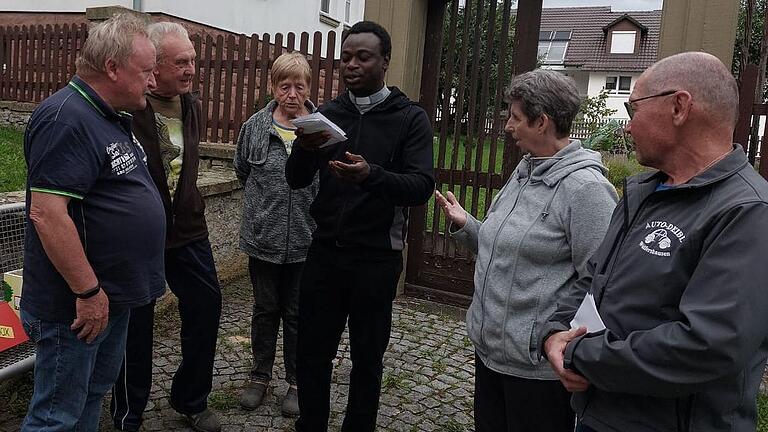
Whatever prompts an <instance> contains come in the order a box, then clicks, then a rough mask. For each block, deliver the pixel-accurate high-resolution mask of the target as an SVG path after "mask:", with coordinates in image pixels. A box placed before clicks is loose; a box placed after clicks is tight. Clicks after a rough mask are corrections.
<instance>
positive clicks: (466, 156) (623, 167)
mask: <svg viewBox="0 0 768 432" xmlns="http://www.w3.org/2000/svg"><path fill="white" fill-rule="evenodd" d="M458 141H459V142H458V143H456V140H454V138H453V136H452V135H448V137H447V140H446V146H445V156H444V159H443V163H438V162H439V152H440V143H439V135H436V136H435V139H434V141H433V149H432V151H433V153H434V155H433V157H434V166H435V168H446V169H450V168H451V167H452V166H453V167H455V168H456V169H457V170H462V169H463V168H464V167H465V161H466V166H467V167H468V168H469V169H471V168H472V167H474V166H475V165H476V162H477V156H478V151H480V146H478V145H477V142H478V141H477V139H476V138H475V139H474V140H473V143H474V145H473V146H471V147H470V148H469V151H467V148H466V138H465V137H464V136H461V137H459V140H458ZM483 144H484V145H483V146H482V154H481V155H480V160H481V162H480V172H488V167H489V166H490V154H491V153H492V151H491V150H492V149H491V146H492V140H491V139H489V138H486V139H485V140H484V141H483ZM495 153H496V157H495V160H494V169H493V171H492V172H493V173H498V174H501V172H502V168H501V166H502V161H503V153H504V140H503V139H498V140H496V149H495ZM453 159H455V165H453ZM603 164H604V165H605V166H606V167H607V168H608V175H607V177H608V180H609V181H610V182H611V183H612V184H613V185H614V187H615V188H616V190H617V191H618V192H619V194H621V193H622V190H621V188H622V181H623V180H624V178H625V177H628V176H631V175H634V174H637V173H639V172H642V171H645V170H647V168H645V167H643V166H641V165H640V164H639V163H637V161H636V160H635V158H634V157H631V156H630V157H627V156H625V155H609V156H603ZM447 191H448V186H447V185H441V187H440V192H441V193H443V195H445V192H447ZM451 191H452V192H453V194H454V195H456V197H457V198H458V200H459V203H460V204H461V206H462V207H464V208H465V209H467V210H469V211H470V213H472V214H473V215H474V216H475V217H476V218H477V219H479V220H482V219H483V218H484V217H485V206H486V201H487V199H488V197H487V195H488V191H487V189H485V188H483V187H480V188H479V189H478V191H477V196H475V195H474V187H472V186H467V187H465V188H464V190H463V191H462V189H461V187H459V186H454V187H453V188H452V189H451ZM496 192H498V191H496V190H493V191H492V194H494V195H495V193H496ZM475 202H476V206H477V211H472V205H473V203H475ZM435 217H438V218H439V219H438V230H439V231H440V232H443V231H444V230H445V226H446V224H445V217H444V215H443V214H442V212H440V211H438V212H437V214H435V199H434V197H432V198H431V199H430V200H429V202H428V203H427V219H426V227H427V230H428V231H431V230H432V226H433V221H434V220H435ZM766 432H768V431H766Z"/></svg>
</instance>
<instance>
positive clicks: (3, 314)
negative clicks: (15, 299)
mask: <svg viewBox="0 0 768 432" xmlns="http://www.w3.org/2000/svg"><path fill="white" fill-rule="evenodd" d="M27 340H29V337H27V334H26V333H25V332H24V328H23V327H22V326H21V321H19V317H17V316H16V313H15V312H14V311H13V309H12V308H11V305H9V304H8V303H6V302H0V352H2V351H5V350H7V349H8V348H11V347H15V346H16V345H18V344H20V343H24V342H26V341H27Z"/></svg>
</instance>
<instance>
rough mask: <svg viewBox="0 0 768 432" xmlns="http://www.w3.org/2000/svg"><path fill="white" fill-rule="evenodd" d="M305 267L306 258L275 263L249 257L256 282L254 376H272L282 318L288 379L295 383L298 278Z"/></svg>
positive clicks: (252, 334) (249, 264)
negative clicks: (304, 260) (301, 260)
mask: <svg viewBox="0 0 768 432" xmlns="http://www.w3.org/2000/svg"><path fill="white" fill-rule="evenodd" d="M303 267H304V263H303V262H298V263H290V264H273V263H269V262H266V261H261V260H258V259H256V258H250V259H249V260H248V272H249V273H250V276H251V284H252V285H253V317H252V318H251V349H252V350H253V368H252V369H251V379H254V380H257V381H264V382H269V380H271V379H272V366H273V365H274V364H275V349H276V347H277V332H278V329H279V328H280V320H281V319H282V321H283V362H284V363H285V380H286V381H287V382H288V383H289V384H296V335H297V333H298V327H299V280H300V278H301V271H302V268H303Z"/></svg>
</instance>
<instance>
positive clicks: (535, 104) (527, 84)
mask: <svg viewBox="0 0 768 432" xmlns="http://www.w3.org/2000/svg"><path fill="white" fill-rule="evenodd" d="M504 100H505V102H507V103H509V104H511V103H513V102H519V103H520V105H521V108H522V111H523V113H524V114H525V116H526V117H528V121H533V120H534V119H537V118H539V117H540V116H541V115H542V114H546V115H547V117H549V118H550V119H552V122H553V123H554V124H555V132H556V135H557V137H558V138H564V137H567V136H568V135H569V134H570V132H571V125H572V124H573V119H574V118H575V117H576V114H578V112H579V107H580V106H581V98H579V90H578V89H577V88H576V84H575V83H574V82H573V79H572V78H570V77H567V76H565V75H563V74H561V73H558V72H555V71H551V70H545V69H536V70H533V71H530V72H526V73H524V74H521V75H518V76H516V77H514V78H513V79H512V82H511V83H510V84H509V87H507V90H506V92H505V93H504Z"/></svg>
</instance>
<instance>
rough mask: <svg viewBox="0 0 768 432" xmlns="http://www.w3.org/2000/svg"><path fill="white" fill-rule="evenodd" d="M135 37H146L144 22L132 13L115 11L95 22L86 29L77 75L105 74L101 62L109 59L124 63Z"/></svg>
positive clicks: (129, 53) (131, 49)
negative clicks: (102, 19) (111, 15)
mask: <svg viewBox="0 0 768 432" xmlns="http://www.w3.org/2000/svg"><path fill="white" fill-rule="evenodd" d="M136 36H144V37H149V35H148V34H147V23H146V22H145V21H144V20H142V19H141V18H138V17H136V16H134V15H132V14H128V13H121V14H117V15H114V16H113V17H111V18H109V19H108V20H105V21H102V22H100V23H97V24H95V25H94V26H93V27H91V28H90V29H89V30H88V38H87V39H86V40H85V43H84V44H83V48H82V49H81V50H80V56H79V57H78V58H77V61H76V63H75V66H76V67H77V74H78V75H87V74H97V73H105V72H106V68H105V66H104V64H105V63H106V62H107V60H109V59H112V60H114V61H115V62H116V63H117V64H119V65H124V64H125V63H126V61H127V60H128V58H129V57H131V55H132V54H133V40H134V38H135V37H136Z"/></svg>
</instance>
